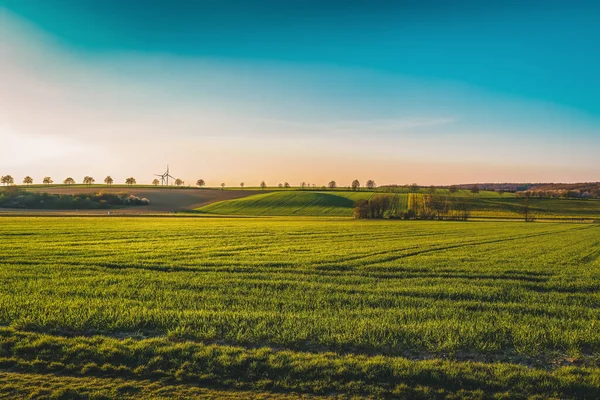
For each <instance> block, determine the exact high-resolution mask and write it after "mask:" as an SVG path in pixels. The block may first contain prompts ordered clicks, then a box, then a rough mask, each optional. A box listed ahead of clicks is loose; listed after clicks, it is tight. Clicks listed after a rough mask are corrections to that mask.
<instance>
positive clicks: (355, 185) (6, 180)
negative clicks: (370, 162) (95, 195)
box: [0, 175, 376, 190]
mask: <svg viewBox="0 0 600 400" xmlns="http://www.w3.org/2000/svg"><path fill="white" fill-rule="evenodd" d="M0 182H1V183H2V184H3V185H14V183H15V180H14V178H13V177H12V176H10V175H5V176H2V179H1V181H0ZM33 183H34V182H33V178H32V177H30V176H26V177H25V178H23V184H24V185H28V186H29V185H32V184H33ZM42 183H43V184H44V185H51V184H53V183H54V181H53V180H52V178H51V177H49V176H46V177H44V179H43V180H42ZM76 183H77V182H76V181H75V179H73V178H72V177H68V178H66V179H65V180H64V181H63V184H64V185H67V186H70V185H75V184H76ZM82 183H83V184H84V185H87V186H91V185H93V184H94V183H96V179H94V178H93V177H91V176H85V177H84V178H83V180H82ZM113 183H114V179H113V178H112V177H111V176H110V175H109V176H107V177H106V178H104V184H106V185H108V186H110V185H112V184H113ZM174 183H175V186H183V185H184V184H185V182H184V181H183V180H181V179H179V178H177V179H175V182H174ZM125 184H127V185H135V184H136V180H135V178H133V177H129V178H127V179H125ZM152 184H153V185H154V186H158V185H160V184H161V182H160V181H159V180H158V179H154V180H153V181H152ZM196 186H198V187H204V186H206V182H205V181H204V179H198V180H197V181H196ZM244 186H245V184H244V182H240V187H241V188H242V189H243V188H244ZM277 186H278V187H279V188H286V189H289V188H291V185H290V184H289V183H288V182H285V183H279V184H278V185H277ZM365 186H366V188H367V189H369V190H373V189H375V187H376V185H375V181H374V180H371V179H369V180H368V181H367V183H366V185H365ZM260 187H261V188H262V189H266V188H267V184H266V182H265V181H262V182H261V183H260ZM300 187H301V188H302V189H307V188H309V189H310V188H312V189H317V185H315V184H312V185H311V184H310V183H306V182H302V183H301V184H300ZM337 187H338V186H337V183H336V182H335V181H330V182H329V183H328V184H327V187H325V186H323V187H321V188H329V189H336V188H337ZM360 187H361V185H360V182H359V181H358V180H357V179H355V180H354V181H352V186H351V188H352V190H360ZM221 188H225V183H221Z"/></svg>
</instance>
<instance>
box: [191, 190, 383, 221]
mask: <svg viewBox="0 0 600 400" xmlns="http://www.w3.org/2000/svg"><path fill="white" fill-rule="evenodd" d="M372 195H373V192H366V191H362V192H344V191H326V192H318V191H308V190H307V191H301V190H289V191H276V192H271V193H265V194H257V195H253V196H249V197H244V198H241V199H235V200H228V201H223V202H219V203H213V204H209V205H207V206H204V207H201V208H199V209H197V211H200V212H203V213H211V214H225V215H274V216H286V215H295V216H342V217H349V216H352V209H353V208H354V203H355V202H356V200H359V199H368V198H370V197H371V196H372Z"/></svg>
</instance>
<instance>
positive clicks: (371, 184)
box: [367, 179, 375, 190]
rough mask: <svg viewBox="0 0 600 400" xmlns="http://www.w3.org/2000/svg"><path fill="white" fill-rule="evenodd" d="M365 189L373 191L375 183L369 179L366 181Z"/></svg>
mask: <svg viewBox="0 0 600 400" xmlns="http://www.w3.org/2000/svg"><path fill="white" fill-rule="evenodd" d="M367 189H369V190H373V189H375V181H374V180H372V179H369V180H368V181H367Z"/></svg>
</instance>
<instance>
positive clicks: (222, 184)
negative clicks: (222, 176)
mask: <svg viewBox="0 0 600 400" xmlns="http://www.w3.org/2000/svg"><path fill="white" fill-rule="evenodd" d="M223 189H225V182H223V183H221V190H223Z"/></svg>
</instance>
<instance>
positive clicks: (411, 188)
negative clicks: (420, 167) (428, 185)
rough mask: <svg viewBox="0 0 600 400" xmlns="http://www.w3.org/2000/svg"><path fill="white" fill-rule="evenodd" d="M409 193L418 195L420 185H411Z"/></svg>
mask: <svg viewBox="0 0 600 400" xmlns="http://www.w3.org/2000/svg"><path fill="white" fill-rule="evenodd" d="M408 190H409V192H411V193H417V192H418V191H419V185H417V184H416V183H413V184H411V185H410V187H409V188H408Z"/></svg>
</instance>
